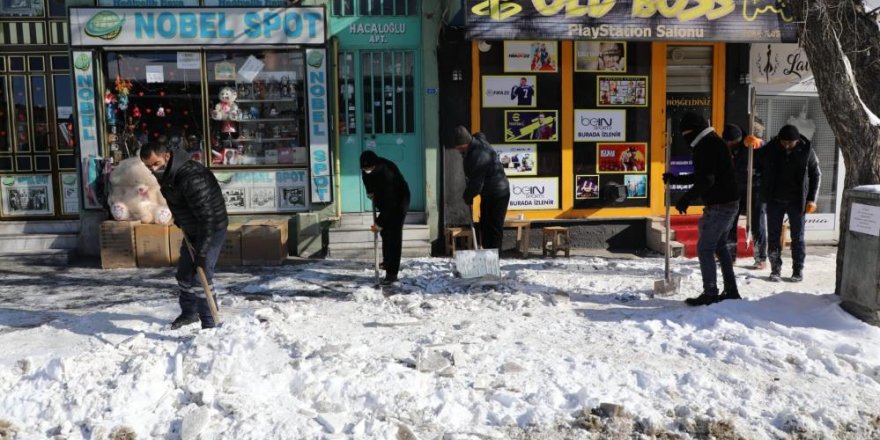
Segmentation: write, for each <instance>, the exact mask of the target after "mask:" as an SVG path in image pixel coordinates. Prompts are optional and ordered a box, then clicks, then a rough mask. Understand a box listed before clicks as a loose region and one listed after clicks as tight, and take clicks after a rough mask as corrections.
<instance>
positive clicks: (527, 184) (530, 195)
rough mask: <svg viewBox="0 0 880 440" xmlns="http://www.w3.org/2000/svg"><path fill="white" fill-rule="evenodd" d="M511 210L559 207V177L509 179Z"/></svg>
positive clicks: (508, 206) (509, 205)
mask: <svg viewBox="0 0 880 440" xmlns="http://www.w3.org/2000/svg"><path fill="white" fill-rule="evenodd" d="M507 209H509V210H512V211H522V210H536V209H559V178H557V177H520V178H516V179H510V202H508V204H507Z"/></svg>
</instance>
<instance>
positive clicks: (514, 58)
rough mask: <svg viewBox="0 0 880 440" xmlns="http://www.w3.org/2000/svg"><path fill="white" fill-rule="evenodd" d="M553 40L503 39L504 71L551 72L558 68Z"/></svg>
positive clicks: (555, 45) (557, 57) (555, 46)
mask: <svg viewBox="0 0 880 440" xmlns="http://www.w3.org/2000/svg"><path fill="white" fill-rule="evenodd" d="M556 48H557V44H556V42H555V41H505V42H504V71H505V72H541V73H552V72H556V71H557V70H558V69H559V55H558V52H557V50H556Z"/></svg>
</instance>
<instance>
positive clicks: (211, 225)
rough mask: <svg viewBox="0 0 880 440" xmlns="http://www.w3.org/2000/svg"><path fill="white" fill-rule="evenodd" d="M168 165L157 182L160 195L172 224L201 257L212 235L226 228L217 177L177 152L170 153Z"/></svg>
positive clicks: (177, 150) (184, 154) (180, 151)
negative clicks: (171, 215) (189, 241)
mask: <svg viewBox="0 0 880 440" xmlns="http://www.w3.org/2000/svg"><path fill="white" fill-rule="evenodd" d="M170 160H171V163H169V164H168V168H167V169H166V170H165V173H164V174H163V175H162V178H161V179H159V185H160V187H161V191H162V196H163V197H165V200H166V201H167V202H168V208H169V209H170V210H171V214H173V215H174V224H176V225H177V226H178V227H179V228H180V229H182V230H183V233H184V234H186V237H187V238H188V239H189V240H195V241H194V242H193V243H192V244H193V246H194V247H195V248H196V252H198V255H200V256H202V257H204V256H205V254H206V253H207V250H208V247H209V245H210V243H211V241H212V240H213V239H214V237H215V236H216V232H217V231H220V230H225V229H226V226H228V225H229V216H228V214H227V213H226V201H225V200H224V199H223V193H222V192H221V191H220V185H219V184H218V183H217V178H216V177H214V174H213V173H212V172H211V171H210V170H208V168H206V167H205V166H204V165H202V164H201V163H199V162H196V161H193V160H189V156H188V155H187V153H186V152H185V151H183V150H180V149H173V150H171V159H170Z"/></svg>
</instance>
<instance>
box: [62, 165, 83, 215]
mask: <svg viewBox="0 0 880 440" xmlns="http://www.w3.org/2000/svg"><path fill="white" fill-rule="evenodd" d="M78 188H79V186H77V182H76V173H61V212H62V213H64V214H79V194H77V189H78Z"/></svg>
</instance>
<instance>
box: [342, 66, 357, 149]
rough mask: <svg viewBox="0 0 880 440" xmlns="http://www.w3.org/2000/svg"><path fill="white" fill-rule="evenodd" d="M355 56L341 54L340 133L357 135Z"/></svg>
mask: <svg viewBox="0 0 880 440" xmlns="http://www.w3.org/2000/svg"><path fill="white" fill-rule="evenodd" d="M354 81H355V79H354V54H353V53H351V52H344V53H340V54H339V104H338V105H339V114H340V118H341V120H340V121H339V132H340V133H341V134H343V135H346V134H357V106H356V104H355V96H354V90H355V84H354Z"/></svg>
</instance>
